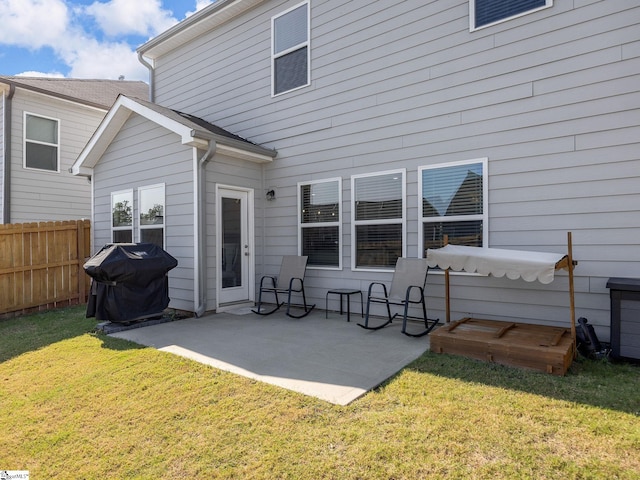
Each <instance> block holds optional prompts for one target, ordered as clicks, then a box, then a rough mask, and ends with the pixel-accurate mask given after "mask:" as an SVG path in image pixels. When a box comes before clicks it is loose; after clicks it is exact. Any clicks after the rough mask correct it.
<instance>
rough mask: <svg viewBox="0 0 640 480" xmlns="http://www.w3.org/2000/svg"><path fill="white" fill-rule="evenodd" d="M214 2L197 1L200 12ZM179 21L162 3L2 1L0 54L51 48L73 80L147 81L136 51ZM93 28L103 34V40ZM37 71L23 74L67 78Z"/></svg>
mask: <svg viewBox="0 0 640 480" xmlns="http://www.w3.org/2000/svg"><path fill="white" fill-rule="evenodd" d="M214 1H215V0H213V1H212V0H196V2H195V4H196V5H195V8H196V10H195V11H198V10H201V9H202V8H204V7H206V6H207V5H210V4H211V3H214ZM195 11H194V12H187V14H186V16H189V15H190V14H193V13H195ZM177 21H178V20H177V19H176V18H175V16H174V15H173V13H172V12H171V11H170V10H167V9H165V8H163V6H162V2H161V1H160V0H102V1H98V0H93V3H91V4H90V5H88V6H81V5H80V4H78V3H76V1H74V0H0V55H2V53H1V47H2V44H4V45H10V46H16V47H22V48H27V49H30V50H34V51H36V50H39V49H41V48H45V47H47V48H50V49H51V50H52V51H53V54H54V55H55V57H56V58H58V59H60V60H61V62H62V63H63V64H65V65H67V66H68V67H69V70H70V71H69V73H68V76H70V77H74V78H109V79H117V78H118V77H119V76H121V75H124V76H125V78H127V79H128V80H145V81H147V80H148V71H147V69H146V68H145V67H144V66H143V65H142V64H141V63H140V62H139V61H138V58H137V54H136V52H135V49H136V47H137V46H139V44H140V43H142V42H141V41H140V36H142V37H153V36H155V35H157V34H159V33H161V32H163V31H165V30H167V29H168V28H170V27H171V26H173V25H174V24H176V23H177ZM89 25H92V27H90V26H89ZM90 28H94V29H97V30H101V31H102V32H103V33H104V39H103V36H102V35H101V34H100V32H99V31H89V29H90ZM128 36H137V38H134V39H131V38H127V37H128ZM37 69H38V65H33V68H32V69H31V71H29V72H23V73H22V75H27V74H28V75H31V76H53V77H59V76H62V75H61V74H60V73H59V72H58V71H54V72H38V71H37ZM60 69H63V68H62V67H60V66H58V67H56V70H60ZM63 70H64V69H63ZM0 73H2V72H0Z"/></svg>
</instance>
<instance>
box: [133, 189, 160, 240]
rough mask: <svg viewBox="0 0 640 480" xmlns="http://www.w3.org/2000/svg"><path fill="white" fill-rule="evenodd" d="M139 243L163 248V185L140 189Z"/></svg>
mask: <svg viewBox="0 0 640 480" xmlns="http://www.w3.org/2000/svg"><path fill="white" fill-rule="evenodd" d="M138 195H139V202H138V204H139V210H140V224H139V228H140V241H141V242H146V243H154V244H156V245H158V246H160V247H163V248H164V204H165V200H164V184H161V185H153V186H148V187H140V188H139V190H138Z"/></svg>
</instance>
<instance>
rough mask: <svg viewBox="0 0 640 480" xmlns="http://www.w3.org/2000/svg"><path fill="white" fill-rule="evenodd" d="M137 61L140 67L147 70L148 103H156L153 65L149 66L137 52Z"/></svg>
mask: <svg viewBox="0 0 640 480" xmlns="http://www.w3.org/2000/svg"><path fill="white" fill-rule="evenodd" d="M138 61H139V62H140V63H141V64H142V65H144V66H145V67H147V70H149V101H150V102H155V101H156V92H155V90H156V85H155V70H154V69H153V65H151V64H150V63H149V62H147V61H146V60H145V59H144V57H143V56H142V53H141V52H138Z"/></svg>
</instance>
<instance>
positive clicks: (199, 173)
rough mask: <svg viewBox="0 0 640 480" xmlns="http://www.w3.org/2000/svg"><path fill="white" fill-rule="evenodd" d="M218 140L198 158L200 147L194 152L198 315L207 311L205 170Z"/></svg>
mask: <svg viewBox="0 0 640 480" xmlns="http://www.w3.org/2000/svg"><path fill="white" fill-rule="evenodd" d="M216 146H217V144H216V142H214V141H210V142H209V148H208V149H207V151H206V152H205V154H204V155H203V156H202V157H201V158H198V149H197V148H195V147H194V149H193V150H194V152H193V159H194V165H193V185H194V188H193V202H194V204H193V253H194V257H195V258H194V259H193V269H194V272H193V301H194V313H195V315H196V317H201V316H202V315H204V313H205V312H206V311H207V269H206V228H205V221H206V218H205V217H206V216H205V214H206V212H205V208H206V205H205V200H206V199H205V193H206V191H205V190H206V189H205V186H206V180H205V178H204V171H205V167H206V165H207V163H209V161H210V160H211V158H212V157H213V155H214V153H215V151H216Z"/></svg>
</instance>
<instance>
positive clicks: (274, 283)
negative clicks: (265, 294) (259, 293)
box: [260, 275, 276, 289]
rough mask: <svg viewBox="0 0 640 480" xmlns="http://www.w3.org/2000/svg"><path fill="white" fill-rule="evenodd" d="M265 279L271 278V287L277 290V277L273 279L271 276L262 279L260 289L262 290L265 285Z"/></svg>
mask: <svg viewBox="0 0 640 480" xmlns="http://www.w3.org/2000/svg"><path fill="white" fill-rule="evenodd" d="M265 278H270V279H271V287H272V288H276V277H272V276H271V275H264V276H263V277H262V278H261V279H260V289H262V286H263V283H264V279H265Z"/></svg>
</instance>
